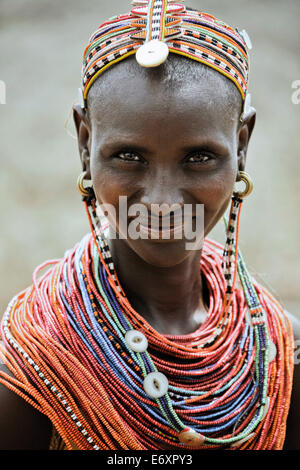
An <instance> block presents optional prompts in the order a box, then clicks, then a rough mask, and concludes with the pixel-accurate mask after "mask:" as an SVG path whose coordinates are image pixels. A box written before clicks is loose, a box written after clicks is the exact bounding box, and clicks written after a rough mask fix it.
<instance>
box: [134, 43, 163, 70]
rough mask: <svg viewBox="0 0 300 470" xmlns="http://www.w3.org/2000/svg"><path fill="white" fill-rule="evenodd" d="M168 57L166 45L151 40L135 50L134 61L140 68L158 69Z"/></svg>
mask: <svg viewBox="0 0 300 470" xmlns="http://www.w3.org/2000/svg"><path fill="white" fill-rule="evenodd" d="M168 55H169V48H168V46H167V44H166V43H165V42H162V41H158V40H157V39H153V40H152V41H149V42H146V43H145V44H144V45H143V46H141V47H140V48H139V49H138V50H137V52H136V60H137V62H138V63H139V64H140V65H141V66H142V67H158V66H159V65H161V64H163V63H164V62H165V61H166V60H167V58H168Z"/></svg>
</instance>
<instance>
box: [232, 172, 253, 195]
mask: <svg viewBox="0 0 300 470" xmlns="http://www.w3.org/2000/svg"><path fill="white" fill-rule="evenodd" d="M240 176H241V181H243V182H244V183H245V185H246V187H245V189H244V191H242V192H239V191H237V192H234V193H233V195H234V196H236V197H240V198H244V197H247V196H249V194H251V193H252V191H253V182H252V179H251V178H250V175H249V174H248V173H246V172H245V171H240Z"/></svg>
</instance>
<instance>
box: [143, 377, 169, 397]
mask: <svg viewBox="0 0 300 470" xmlns="http://www.w3.org/2000/svg"><path fill="white" fill-rule="evenodd" d="M143 386H144V390H145V392H146V393H147V395H149V397H151V398H161V397H163V396H164V395H165V394H166V393H167V391H168V388H169V382H168V379H167V377H166V376H165V375H164V374H162V373H161V372H150V374H148V375H147V376H146V377H145V379H144V383H143Z"/></svg>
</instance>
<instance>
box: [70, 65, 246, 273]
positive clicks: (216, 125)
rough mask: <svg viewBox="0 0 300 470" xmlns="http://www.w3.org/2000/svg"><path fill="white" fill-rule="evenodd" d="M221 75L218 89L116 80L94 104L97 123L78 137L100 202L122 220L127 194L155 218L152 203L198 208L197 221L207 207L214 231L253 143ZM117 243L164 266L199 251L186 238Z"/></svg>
mask: <svg viewBox="0 0 300 470" xmlns="http://www.w3.org/2000/svg"><path fill="white" fill-rule="evenodd" d="M110 73H111V72H110ZM116 75H117V73H116ZM216 75H217V76H216V84H214V83H212V82H211V81H210V82H209V83H207V81H206V80H204V79H203V80H202V81H201V82H200V83H199V82H198V81H197V82H196V81H191V82H187V83H184V84H176V86H170V85H169V86H168V85H167V84H162V83H161V82H160V81H159V80H157V79H155V78H151V76H149V78H147V79H145V75H144V74H143V75H142V74H136V75H135V76H128V77H127V76H126V75H124V74H123V75H122V79H121V80H115V79H114V76H113V74H111V81H110V84H109V87H106V90H107V91H108V92H107V93H104V92H101V91H100V92H99V94H97V98H93V104H92V106H91V107H90V108H89V118H90V121H89V124H87V123H86V124H84V122H81V124H82V125H83V126H86V127H85V128H84V130H83V129H82V128H81V132H80V131H78V134H79V138H81V140H85V142H86V144H85V143H83V142H80V145H79V146H80V149H81V153H82V150H83V148H84V147H85V146H86V147H87V148H88V150H87V151H86V153H85V155H88V158H85V167H87V169H88V170H90V174H91V178H92V182H93V187H94V190H95V194H96V197H97V200H98V202H99V203H101V204H110V205H112V206H114V208H115V210H116V214H117V216H118V215H119V209H120V207H119V197H120V196H125V197H126V198H127V204H128V207H130V206H131V205H132V204H136V203H138V204H142V205H144V206H145V207H146V208H147V209H148V210H149V212H150V209H151V205H152V204H156V205H160V204H165V205H168V207H170V206H172V205H173V204H177V205H179V206H177V207H183V206H184V205H185V204H190V205H191V206H189V207H192V208H193V211H192V212H193V215H194V216H195V214H196V205H197V204H202V205H204V235H205V236H206V235H207V234H208V233H209V232H210V231H211V230H212V228H213V227H214V226H215V225H216V223H217V222H218V220H219V219H220V218H221V216H222V215H223V213H224V212H225V210H226V208H227V206H228V204H229V202H230V199H231V196H232V192H233V189H234V184H235V182H236V180H237V177H238V170H242V169H243V168H244V163H245V153H246V146H247V140H248V139H247V136H246V135H245V132H244V135H240V134H241V130H240V127H241V126H240V124H239V111H240V110H239V109H230V107H228V103H226V98H224V90H223V91H222V87H220V86H218V84H220V83H221V82H220V78H219V77H218V74H216ZM100 80H101V79H100ZM221 80H224V78H223V77H221ZM223 88H224V87H223ZM222 93H223V95H222ZM75 121H76V119H75ZM77 123H78V121H77ZM77 130H78V124H77ZM242 132H243V131H242ZM80 135H81V137H80ZM83 136H85V137H83ZM117 221H118V217H117ZM130 222H131V219H129V220H128V223H130ZM193 223H196V221H195V219H193ZM117 230H119V226H118V222H117ZM160 238H161V237H160ZM114 243H125V244H126V245H127V248H129V249H130V250H133V251H134V252H135V253H136V254H137V255H138V256H139V257H140V258H142V259H143V260H144V261H146V262H148V263H150V264H152V265H156V266H165V267H166V266H172V265H177V264H179V263H180V262H182V261H184V259H186V258H187V257H188V256H190V255H191V253H192V252H193V250H192V251H190V250H187V249H186V240H185V239H184V238H183V239H181V240H180V239H174V238H173V239H172V238H171V239H170V240H167V241H166V240H161V239H160V240H151V239H141V238H139V239H136V240H134V239H131V238H130V237H129V238H127V240H122V241H120V240H116V241H115V242H114Z"/></svg>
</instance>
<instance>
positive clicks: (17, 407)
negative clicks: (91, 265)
mask: <svg viewBox="0 0 300 470" xmlns="http://www.w3.org/2000/svg"><path fill="white" fill-rule="evenodd" d="M127 62H129V61H127ZM122 67H123V65H122V66H116V67H115V68H113V69H112V70H111V72H110V83H109V89H110V93H109V95H108V94H107V93H103V92H102V91H101V89H100V88H99V90H96V87H97V86H98V85H97V82H96V84H95V85H94V86H95V92H94V90H93V94H92V93H91V98H90V100H89V112H88V113H86V111H84V110H82V109H81V108H80V107H79V106H77V105H75V106H74V121H75V125H76V129H77V134H78V144H79V152H80V157H81V162H82V168H83V170H85V171H87V173H88V177H91V179H92V183H93V187H94V190H95V193H96V197H97V199H98V201H99V203H103V202H106V203H110V204H112V205H113V206H114V207H115V208H116V210H117V212H118V209H119V207H118V198H119V196H120V195H123V196H127V198H128V205H130V204H133V203H143V204H145V205H146V206H147V207H149V208H150V205H151V204H153V203H157V204H161V203H168V204H173V203H178V204H180V205H182V204H185V203H189V204H192V205H193V206H195V205H196V204H199V203H201V204H204V206H205V227H204V228H205V236H206V235H208V234H209V232H210V231H211V230H212V228H213V227H214V226H215V225H216V223H217V222H218V221H219V219H220V218H221V217H222V215H223V213H224V212H225V210H226V208H227V206H228V204H229V203H230V199H231V195H232V192H233V189H234V186H235V183H236V181H239V179H240V175H239V172H240V171H243V170H244V169H245V163H246V155H247V148H248V143H249V139H250V137H251V134H252V131H253V128H254V124H255V110H253V109H252V110H251V111H250V112H249V114H248V115H247V116H246V117H245V119H244V120H243V121H242V122H240V120H239V117H240V111H241V110H240V109H239V108H238V107H236V108H232V109H231V110H230V111H229V112H228V110H226V106H225V104H224V93H225V92H224V87H225V86H226V85H225V84H224V78H223V77H221V78H220V77H219V74H217V73H216V74H215V83H211V81H210V82H209V83H208V82H207V80H204V79H203V81H202V82H200V83H199V81H197V83H193V82H189V83H188V84H182V86H181V85H177V86H176V89H173V90H172V89H171V87H167V86H166V85H160V84H159V82H158V81H157V80H154V79H152V78H151V76H150V75H149V78H148V79H145V76H139V75H138V74H137V75H135V77H132V76H131V77H127V76H126V73H125V74H124V69H122ZM222 80H223V81H222ZM225 80H226V79H225ZM199 90H201V92H200V91H199ZM226 93H227V92H226ZM222 100H223V101H222ZM125 151H126V152H127V154H128V155H127V157H126V158H124V156H123V155H122V153H123V152H125ZM136 157H138V158H136ZM110 248H111V252H112V256H113V259H114V262H115V266H116V269H117V272H118V276H119V279H120V281H121V284H122V285H123V288H124V290H125V292H126V293H127V295H128V298H129V300H130V302H131V304H132V305H133V307H134V308H135V309H136V310H137V311H138V312H139V313H140V314H141V315H142V316H144V318H145V319H146V320H147V321H148V322H149V323H150V324H151V325H152V326H153V327H154V328H155V329H156V330H157V331H159V332H160V333H164V334H175V335H177V334H187V333H189V332H191V331H194V330H195V329H196V328H197V327H198V326H199V325H200V324H201V323H203V321H204V319H205V317H206V314H207V309H208V292H207V287H206V285H205V281H204V279H203V278H202V276H201V274H200V272H199V263H200V260H201V249H199V250H196V251H187V250H186V249H185V245H184V241H180V240H179V241H178V240H171V241H168V242H167V243H166V242H163V241H155V242H154V241H150V240H130V239H129V240H120V239H116V240H112V241H111V242H110ZM128 266H130V269H128V268H127V267H128ZM291 319H292V321H293V323H294V325H293V326H294V331H295V338H296V339H300V328H299V322H298V321H297V320H295V319H294V318H293V317H291ZM1 369H2V370H4V371H5V370H7V369H6V368H5V366H3V365H2V366H1ZM299 369H300V368H299V366H298V367H295V384H294V385H295V386H294V392H293V401H292V405H291V413H290V418H289V423H288V432H287V439H286V448H290V449H297V448H300V446H299V444H298V443H297V439H298V423H299V419H300V410H299V408H300V407H299V403H300V396H299V395H300V387H299V384H300V373H299ZM0 399H1V404H2V406H1V412H0V448H1V449H47V448H48V446H49V440H50V434H51V423H50V422H49V420H48V418H46V417H44V416H43V415H41V414H40V413H39V412H37V411H35V410H34V409H33V408H32V407H31V406H29V405H27V404H26V403H25V402H24V400H23V399H21V398H19V397H18V396H17V395H16V394H14V393H13V392H11V391H9V390H8V389H7V388H6V387H3V386H1V385H0Z"/></svg>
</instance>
